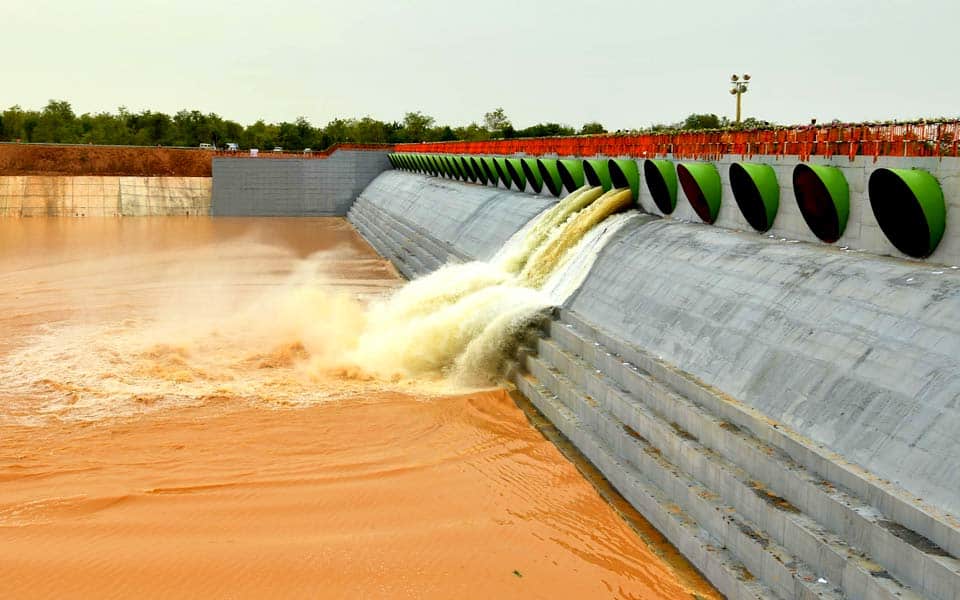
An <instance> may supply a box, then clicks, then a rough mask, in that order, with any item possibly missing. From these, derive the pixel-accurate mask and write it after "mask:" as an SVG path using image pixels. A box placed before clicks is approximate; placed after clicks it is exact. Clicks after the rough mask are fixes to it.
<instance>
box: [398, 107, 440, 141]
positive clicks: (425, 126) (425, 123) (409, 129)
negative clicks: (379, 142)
mask: <svg viewBox="0 0 960 600" xmlns="http://www.w3.org/2000/svg"><path fill="white" fill-rule="evenodd" d="M433 124H434V118H433V117H431V116H429V115H425V114H423V113H422V112H420V111H419V110H418V111H417V112H408V113H407V114H405V115H404V116H403V129H402V132H401V135H402V137H403V140H402V141H405V142H422V141H425V140H426V139H427V137H428V135H429V134H430V128H431V127H433Z"/></svg>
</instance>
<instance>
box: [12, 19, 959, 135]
mask: <svg viewBox="0 0 960 600" xmlns="http://www.w3.org/2000/svg"><path fill="white" fill-rule="evenodd" d="M3 8H4V10H3V11H2V16H3V25H2V27H0V55H2V56H3V57H4V63H3V72H4V74H5V76H4V78H3V79H4V82H3V85H2V86H0V106H2V107H4V108H6V107H8V106H11V105H14V104H20V105H21V106H23V107H28V108H41V107H42V106H43V105H44V104H46V102H47V100H49V99H51V98H56V99H64V100H67V101H69V102H71V103H72V104H73V107H74V109H75V110H76V112H77V113H82V112H98V111H115V110H116V108H117V107H118V106H126V107H127V108H128V109H130V110H133V111H140V110H143V109H151V110H159V111H163V112H168V113H173V112H176V111H177V110H179V109H181V108H191V109H193V108H196V109H199V110H202V111H203V112H216V113H218V114H220V115H221V116H224V117H226V118H230V119H234V120H236V121H239V122H241V123H244V124H247V123H251V122H253V121H255V120H256V119H259V118H263V119H265V120H267V121H281V120H293V119H295V118H296V117H298V116H301V115H302V116H305V117H307V118H308V119H310V121H311V122H313V123H314V124H324V123H326V122H327V121H329V120H330V119H332V118H334V117H354V116H357V117H360V116H365V115H370V116H373V117H375V118H378V119H382V120H394V119H396V120H399V119H402V117H403V115H404V113H405V112H408V111H415V110H420V111H423V112H424V113H426V114H429V115H432V116H434V117H435V118H436V119H437V121H438V122H441V123H450V124H454V125H459V124H466V123H468V122H470V121H479V120H480V119H481V117H482V115H483V113H485V112H487V111H489V110H491V109H493V108H495V107H498V106H502V107H503V108H504V109H505V110H506V112H507V115H508V116H509V117H510V118H511V119H512V121H513V123H514V125H515V126H517V127H518V128H519V127H525V126H528V125H531V124H534V123H537V122H546V121H556V122H561V123H566V124H571V125H575V126H579V125H580V124H582V123H583V122H585V121H591V120H598V121H601V122H602V123H604V124H605V125H606V126H607V127H608V128H610V129H619V128H623V129H629V128H637V127H643V126H647V125H650V124H653V123H657V122H673V121H678V120H681V119H682V118H683V117H685V116H686V115H687V114H689V113H692V112H713V113H717V114H720V115H727V116H731V117H732V116H733V110H734V100H733V97H732V96H731V95H730V94H729V91H728V90H729V83H728V81H729V77H730V74H731V73H734V72H737V73H743V72H748V73H750V74H751V75H752V76H753V83H752V84H751V88H750V91H749V93H748V94H747V95H746V96H744V116H753V117H757V118H760V119H765V120H770V121H776V122H781V123H798V122H808V121H809V119H810V118H811V117H816V118H817V119H818V120H820V121H821V122H823V121H829V120H831V119H834V118H837V119H841V120H845V121H852V120H862V119H894V118H897V119H905V118H913V117H922V116H934V117H935V116H941V115H947V116H953V117H956V116H958V115H960V69H958V57H960V0H914V1H912V2H908V1H895V0H809V1H805V2H799V1H786V0H783V1H779V0H727V1H725V2H724V1H720V0H704V1H699V0H698V1H694V0H687V1H683V0H664V1H657V2H650V1H641V0H634V1H621V0H607V1H604V2H591V1H586V0H576V1H572V0H554V1H552V2H546V1H534V0H487V1H485V2H478V1H472V2H462V1H457V0H406V1H388V0H378V1H373V0H350V1H339V2H334V1H326V0H316V1H313V2H308V1H305V0H231V1H229V2H227V1H219V0H123V1H114V0H109V1H108V0H88V1H83V0H3Z"/></svg>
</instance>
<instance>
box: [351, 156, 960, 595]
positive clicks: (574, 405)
mask: <svg viewBox="0 0 960 600" xmlns="http://www.w3.org/2000/svg"><path fill="white" fill-rule="evenodd" d="M554 202H555V201H554V200H551V199H547V198H545V197H543V196H533V195H529V194H523V193H519V192H511V191H506V190H503V189H492V188H485V187H480V186H477V185H470V184H466V183H458V182H452V181H446V180H440V179H436V178H432V177H428V176H422V175H416V174H410V173H402V172H398V171H388V172H385V173H383V174H381V175H380V176H379V177H377V178H376V179H375V180H374V181H373V182H372V183H371V184H370V185H369V186H368V187H367V188H366V189H365V190H364V191H363V193H361V194H360V196H359V197H358V199H357V201H356V202H355V204H354V205H353V208H352V209H351V211H350V215H349V218H350V220H351V221H352V222H353V223H354V224H355V225H356V226H357V228H358V229H359V230H360V231H361V233H362V234H363V235H364V237H365V238H366V239H367V240H368V241H370V242H371V244H373V245H374V246H375V247H376V248H377V250H378V251H379V252H381V253H382V254H383V255H384V256H386V257H388V258H390V259H391V260H392V261H393V262H394V264H395V265H396V266H397V267H398V269H399V270H400V271H401V272H403V273H404V274H405V275H406V276H407V277H408V278H413V277H416V276H418V275H423V274H426V273H429V272H431V271H433V270H435V269H436V268H437V267H439V266H440V265H442V264H443V263H445V262H447V261H449V260H453V261H466V260H473V259H479V258H489V257H491V256H493V255H494V254H495V253H496V252H497V250H498V249H499V248H501V247H502V245H503V244H504V243H505V242H506V240H508V239H509V238H510V236H511V235H512V234H513V233H515V232H516V231H518V230H520V229H521V228H523V227H524V226H525V225H526V224H527V223H528V222H529V220H530V219H531V218H532V217H533V216H535V215H537V214H539V213H540V212H542V211H543V210H544V208H546V207H548V206H550V205H552V204H553V203H554ZM958 309H960V281H958V280H957V278H956V274H955V273H954V272H953V271H952V270H951V269H949V268H948V267H943V268H941V267H937V266H935V265H929V264H923V263H915V262H909V261H904V260H900V259H895V258H882V257H875V256H869V255H862V254H858V253H850V252H844V251H841V250H838V249H834V248H830V247H825V246H817V245H813V244H806V243H792V242H788V241H786V240H777V239H768V238H764V237H758V236H756V235H749V234H743V233H738V232H733V231H729V230H723V229H716V228H710V227H708V226H705V225H699V224H691V223H684V222H679V221H673V220H664V219H659V218H656V217H655V216H651V215H641V216H639V217H638V218H635V219H632V220H631V221H630V222H629V223H627V224H625V225H624V226H623V227H622V228H621V229H620V230H619V231H617V232H616V233H615V234H614V235H613V237H612V238H611V239H610V240H609V242H608V243H607V244H606V245H605V246H604V247H603V248H602V249H601V250H600V251H599V255H598V256H597V257H596V262H595V263H594V265H593V267H592V268H591V269H590V271H589V274H588V275H587V276H586V279H585V280H584V282H583V285H582V286H580V288H579V289H578V290H577V291H576V292H575V293H574V294H573V295H572V296H571V297H570V298H569V299H568V300H567V301H565V302H564V303H563V306H562V307H560V308H559V310H558V312H557V316H556V317H555V318H554V319H553V320H552V322H550V323H547V324H545V325H544V328H543V334H542V337H541V338H540V339H538V340H537V341H536V343H535V344H534V346H533V348H531V351H530V352H526V353H525V352H521V355H520V357H519V360H520V365H521V371H520V372H519V374H518V375H517V377H516V382H517V385H518V388H519V389H520V391H521V392H523V393H524V394H525V395H527V396H528V397H530V398H531V399H532V400H533V401H534V404H535V405H537V406H538V408H540V410H541V411H542V412H544V414H546V415H547V416H548V418H550V419H551V421H553V422H554V423H555V424H557V425H558V427H559V428H560V430H561V431H562V432H563V433H564V434H565V435H567V437H569V438H570V439H571V441H573V443H574V444H575V445H576V446H577V447H578V448H580V449H581V451H583V452H584V453H585V454H586V455H587V456H588V458H590V460H591V461H592V462H594V464H596V465H597V466H598V467H599V468H600V470H601V471H602V472H604V474H605V475H606V476H607V477H608V478H609V479H610V480H611V482H613V483H614V485H615V486H616V487H618V489H620V491H621V492H622V493H624V494H625V496H626V497H627V498H628V500H630V501H631V503H633V504H634V505H635V506H637V507H638V508H640V510H641V512H642V513H644V515H645V516H646V517H647V518H648V519H650V520H651V522H652V523H654V525H655V526H657V527H658V529H660V530H661V531H664V532H665V533H667V536H668V538H670V539H671V541H672V542H673V543H675V544H676V545H677V546H678V548H680V549H681V551H683V552H684V554H686V555H687V556H688V557H690V558H691V560H692V561H693V563H694V564H695V565H697V567H698V568H700V569H701V570H702V571H703V572H704V573H705V574H706V575H707V577H708V579H710V580H711V581H712V582H713V583H714V584H715V585H717V586H718V589H720V590H721V591H722V592H723V593H725V594H727V595H728V596H738V597H739V596H740V595H742V594H748V595H749V596H750V597H784V598H790V597H804V596H806V595H808V594H819V595H820V596H821V597H852V598H874V597H889V598H895V597H902V595H903V594H906V593H908V592H909V593H911V594H917V593H919V594H920V595H921V596H923V597H932V598H948V599H951V600H952V599H953V598H955V597H956V596H955V595H954V594H955V591H956V590H957V589H960V587H957V586H956V585H955V584H957V583H958V582H960V568H958V563H957V561H956V558H955V557H956V556H957V555H958V554H960V528H958V527H957V521H956V519H955V517H954V515H957V514H960V497H958V494H957V492H956V490H957V489H960V467H958V463H957V461H956V460H955V457H956V456H957V454H958V450H960V439H958V438H957V437H956V435H955V434H954V432H956V431H957V430H958V428H960V413H958V410H957V406H956V398H957V390H958V388H960V365H958V362H957V360H956V358H955V357H956V356H957V354H958V351H960V331H958V327H957V325H956V323H955V319H954V318H953V315H956V314H958ZM658 494H664V495H663V496H659V495H658ZM668 504H669V505H671V506H679V507H680V511H681V513H682V514H683V515H686V517H684V518H680V519H678V518H677V517H676V515H673V516H671V515H670V514H668V513H669V512H670V511H667V510H664V506H666V505H668ZM718 511H719V512H718ZM730 511H732V512H730ZM724 515H728V516H724ZM687 518H689V522H693V523H696V524H699V525H698V526H697V527H695V528H694V529H693V530H688V531H684V528H685V527H686V525H684V522H686V521H685V519H687ZM697 531H699V533H697ZM818 531H820V532H825V533H821V534H817V533H816V532H818ZM704 532H705V535H706V537H704ZM745 532H749V533H745ZM817 535H821V539H818V540H817V541H816V542H813V541H812V540H813V539H814V538H816V536H817ZM810 536H813V537H810ZM718 544H719V546H722V547H723V549H720V550H718V549H717V548H718V547H719V546H718ZM843 548H849V549H853V548H856V549H857V552H858V553H861V554H856V556H863V558H862V559H861V558H854V556H855V555H854V554H851V553H850V551H849V550H843ZM771 556H779V557H780V558H778V559H775V562H778V561H779V562H780V565H779V566H775V565H774V566H771V564H770V562H769V561H770V560H771ZM784 557H787V558H788V560H787V559H784ZM781 559H784V560H782V561H781ZM877 564H879V565H880V567H877V566H876V565H877ZM736 565H741V566H742V567H744V569H746V572H747V573H750V574H751V575H750V577H740V576H738V575H737V572H738V571H737V569H738V568H739V567H737V566H736ZM785 565H792V566H785ZM807 569H809V570H807ZM755 580H756V581H755ZM821 580H822V582H821ZM757 586H760V588H757ZM748 592H749V593H748ZM768 592H769V593H770V594H772V596H767V595H766V594H767V593H768Z"/></svg>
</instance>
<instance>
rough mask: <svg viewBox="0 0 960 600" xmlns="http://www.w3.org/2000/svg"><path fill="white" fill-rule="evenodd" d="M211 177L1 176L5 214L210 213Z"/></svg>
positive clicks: (1, 204)
mask: <svg viewBox="0 0 960 600" xmlns="http://www.w3.org/2000/svg"><path fill="white" fill-rule="evenodd" d="M210 195H211V179H210V178H209V177H115V176H51V175H11V176H2V177H0V216H9V217H40V216H48V217H116V216H152V215H157V216H162V215H206V214H209V212H210Z"/></svg>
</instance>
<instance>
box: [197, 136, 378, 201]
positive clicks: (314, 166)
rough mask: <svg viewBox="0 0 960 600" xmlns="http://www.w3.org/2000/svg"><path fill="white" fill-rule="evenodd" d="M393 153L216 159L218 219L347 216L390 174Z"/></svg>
mask: <svg viewBox="0 0 960 600" xmlns="http://www.w3.org/2000/svg"><path fill="white" fill-rule="evenodd" d="M387 154H388V152H386V151H383V152H380V151H371V150H364V151H360V150H338V151H336V152H334V153H333V154H331V155H330V156H328V157H327V158H310V159H298V158H289V159H287V158H283V159H280V158H214V159H213V201H212V208H211V212H212V214H213V215H215V216H288V217H295V216H343V215H346V214H347V211H348V210H349V209H350V205H351V204H353V201H354V199H355V198H356V197H357V196H358V195H359V194H360V192H361V191H363V189H364V188H365V187H366V186H367V184H369V183H370V182H371V181H372V180H373V179H374V178H375V177H376V176H377V175H379V174H380V173H382V172H383V171H384V170H387V169H389V168H390V162H389V161H388V160H387Z"/></svg>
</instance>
